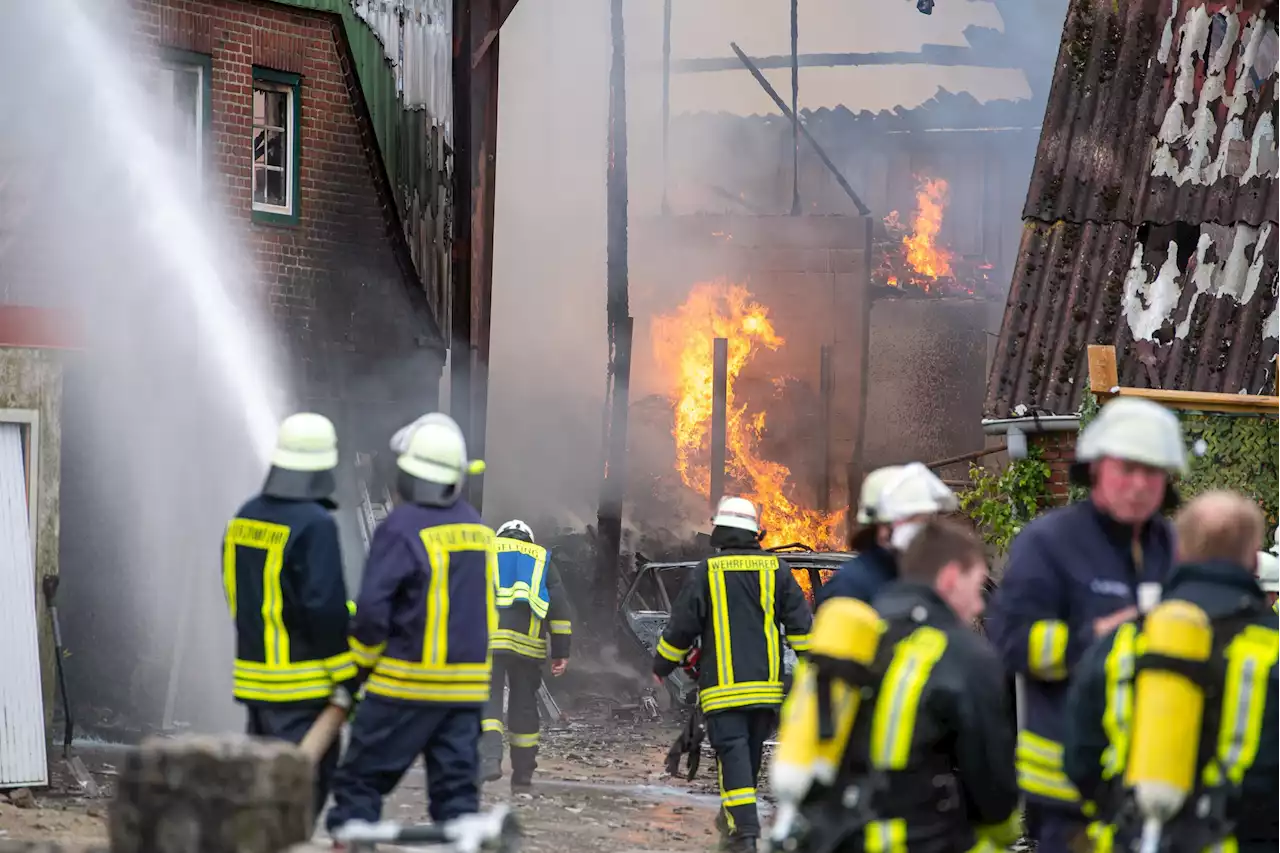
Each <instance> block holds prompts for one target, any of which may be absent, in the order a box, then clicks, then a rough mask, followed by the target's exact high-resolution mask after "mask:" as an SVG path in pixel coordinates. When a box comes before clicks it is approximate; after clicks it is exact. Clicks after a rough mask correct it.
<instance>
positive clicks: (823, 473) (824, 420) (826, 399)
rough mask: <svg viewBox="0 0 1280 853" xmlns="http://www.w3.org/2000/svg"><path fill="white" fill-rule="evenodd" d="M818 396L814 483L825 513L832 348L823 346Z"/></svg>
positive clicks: (828, 481)
mask: <svg viewBox="0 0 1280 853" xmlns="http://www.w3.org/2000/svg"><path fill="white" fill-rule="evenodd" d="M819 352H820V355H819V364H818V394H819V397H820V399H819V403H818V405H820V406H821V407H822V409H821V414H820V418H821V420H820V421H819V423H818V451H817V454H816V456H817V458H816V460H815V464H816V465H817V466H818V472H817V473H818V476H817V478H816V479H815V481H814V482H816V483H817V484H818V509H820V510H822V511H823V512H829V511H830V510H831V396H832V393H833V389H832V383H831V347H829V346H823V347H822V349H821V350H820V351H819Z"/></svg>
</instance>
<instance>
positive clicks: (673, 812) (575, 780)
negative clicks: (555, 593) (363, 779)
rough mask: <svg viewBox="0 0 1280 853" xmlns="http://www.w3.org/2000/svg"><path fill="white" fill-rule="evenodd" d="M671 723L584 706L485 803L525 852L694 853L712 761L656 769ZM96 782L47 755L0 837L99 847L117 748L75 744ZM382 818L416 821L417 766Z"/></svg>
mask: <svg viewBox="0 0 1280 853" xmlns="http://www.w3.org/2000/svg"><path fill="white" fill-rule="evenodd" d="M677 732H678V725H677V724H676V723H673V722H662V723H655V722H639V721H637V720H635V719H634V718H632V717H630V716H629V715H626V714H623V715H622V716H619V717H615V715H614V712H613V711H612V710H611V709H608V708H605V709H603V710H600V709H597V710H594V711H593V710H590V709H588V710H584V711H578V712H574V713H572V714H570V715H569V717H568V719H567V720H566V722H564V723H562V724H560V725H558V726H556V727H554V728H552V729H550V730H549V731H544V733H543V750H542V754H541V756H540V757H539V771H538V776H537V778H536V784H535V788H534V790H533V792H532V793H525V794H517V795H515V796H514V797H513V796H512V794H511V791H510V788H509V786H508V784H507V782H506V780H505V779H504V780H503V781H501V782H496V783H492V784H490V785H487V786H486V788H485V792H484V795H485V800H486V802H488V803H497V802H502V803H509V804H511V805H512V806H513V807H514V809H515V811H516V813H517V814H518V816H519V818H520V820H521V822H522V824H523V826H524V829H525V843H524V850H525V851H528V853H567V851H574V853H668V851H670V853H676V851H679V853H702V851H711V850H714V849H715V848H716V836H715V833H714V830H713V828H712V822H713V820H714V817H715V811H716V804H717V798H716V782H715V763H714V761H713V760H712V759H711V758H710V755H709V754H707V755H706V756H705V757H704V759H703V761H702V767H701V770H700V774H699V777H698V778H697V779H695V780H694V781H693V782H686V781H685V780H684V779H683V778H671V777H668V776H667V775H666V774H665V773H664V771H663V764H664V761H665V757H666V752H667V747H668V746H669V744H670V743H671V741H672V740H673V739H674V738H675V736H676V734H677ZM77 752H78V754H79V755H80V756H81V757H82V759H83V761H84V762H85V765H86V766H87V767H88V769H89V770H90V772H91V773H92V774H93V777H94V780H95V781H96V783H97V784H98V785H99V786H100V788H101V796H100V797H98V798H89V797H86V796H85V795H84V792H83V790H82V789H81V787H80V785H79V784H78V782H77V781H76V779H75V778H74V776H73V775H72V774H71V773H70V772H69V770H68V769H67V767H66V765H65V763H64V762H62V761H61V760H60V759H61V755H60V753H58V754H52V755H51V756H50V773H51V776H52V779H51V784H50V786H49V787H48V788H45V789H39V790H36V791H34V792H12V791H11V792H8V793H7V794H6V795H5V796H4V800H3V801H0V841H10V840H18V841H28V840H30V841H55V842H58V843H60V844H62V845H64V846H66V847H69V848H71V849H78V850H83V849H87V848H89V847H93V846H98V845H105V842H106V826H105V818H106V812H107V808H108V803H109V801H110V797H111V795H112V793H113V783H114V780H115V774H116V765H117V763H118V762H119V757H120V751H119V749H118V748H109V747H101V746H94V747H83V748H80V749H78V750H77ZM383 816H384V817H385V818H387V819H389V820H398V821H404V822H424V821H426V820H427V816H426V801H425V786H424V776H423V773H422V769H421V767H420V766H415V767H414V768H413V769H412V770H411V771H410V772H409V773H408V774H407V775H406V776H405V778H404V780H403V781H402V782H401V784H400V787H399V788H398V789H397V790H396V791H395V793H394V794H393V795H392V796H391V798H390V799H389V800H388V802H387V804H386V806H385V808H384V810H383Z"/></svg>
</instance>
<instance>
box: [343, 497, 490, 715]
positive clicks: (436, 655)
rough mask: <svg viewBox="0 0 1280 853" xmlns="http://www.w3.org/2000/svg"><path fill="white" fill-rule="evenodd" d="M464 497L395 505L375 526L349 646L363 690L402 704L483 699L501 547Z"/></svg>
mask: <svg viewBox="0 0 1280 853" xmlns="http://www.w3.org/2000/svg"><path fill="white" fill-rule="evenodd" d="M494 540H495V537H494V533H493V531H492V530H491V529H490V528H488V527H486V526H485V525H484V524H483V523H482V522H481V520H480V514H479V513H478V512H476V511H475V509H474V508H473V507H472V506H471V505H470V504H468V503H466V502H464V501H459V502H458V503H456V504H454V505H453V506H451V507H447V508H439V507H426V506H420V505H418V504H401V505H400V506H397V507H396V508H395V509H394V510H392V511H391V513H390V514H389V515H388V516H387V517H386V519H385V520H384V521H383V522H382V524H380V525H378V528H377V529H376V530H375V531H374V534H373V542H372V543H371V544H370V547H369V560H368V563H367V564H366V566H365V570H364V578H363V580H362V583H361V586H360V595H359V597H358V598H357V599H356V615H355V617H354V618H353V619H352V620H351V638H350V642H351V651H352V653H353V654H354V656H355V661H356V663H357V664H358V665H359V666H360V667H361V668H362V669H364V670H371V672H369V674H368V680H367V681H366V683H365V690H366V691H367V693H369V694H371V695H375V696H380V697H383V698H385V699H392V700H398V701H402V702H414V703H428V704H440V705H456V706H478V705H483V704H484V703H485V702H486V701H487V700H488V698H489V674H490V671H491V668H492V658H491V657H490V655H489V634H490V632H492V631H493V630H494V629H495V628H497V621H498V620H497V610H496V609H495V606H494V591H495V587H496V576H497V564H498V554H497V550H496V549H495V546H494Z"/></svg>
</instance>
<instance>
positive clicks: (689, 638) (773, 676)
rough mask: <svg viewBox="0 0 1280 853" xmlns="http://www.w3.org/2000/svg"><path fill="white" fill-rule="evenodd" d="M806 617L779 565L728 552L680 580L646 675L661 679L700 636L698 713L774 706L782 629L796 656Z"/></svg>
mask: <svg viewBox="0 0 1280 853" xmlns="http://www.w3.org/2000/svg"><path fill="white" fill-rule="evenodd" d="M812 621H813V614H812V613H811V612H810V610H809V604H808V602H807V601H805V597H804V592H803V591H802V590H801V589H800V585H799V584H798V583H796V579H795V578H794V577H793V576H792V574H791V569H790V567H789V566H787V564H786V563H784V562H783V561H781V560H779V559H778V558H777V557H776V556H774V555H773V554H770V553H767V552H765V551H760V550H758V549H738V548H730V549H726V550H724V551H722V552H721V554H720V555H719V556H716V557H712V558H710V559H708V560H703V561H702V562H701V563H699V564H698V566H697V567H696V568H695V569H694V570H693V574H692V575H690V577H689V579H688V580H687V581H685V584H684V587H683V588H682V589H681V590H680V595H679V596H678V597H677V598H676V602H675V604H674V605H673V606H672V609H671V621H670V622H668V623H667V628H666V630H665V631H663V632H662V638H661V639H659V640H658V651H657V656H656V657H655V658H654V662H653V671H654V672H655V673H657V674H658V675H660V676H662V677H664V678H665V677H666V676H667V675H669V674H670V673H671V672H672V670H674V669H675V668H676V666H678V665H679V663H680V661H681V660H682V659H683V658H684V656H685V655H686V654H687V653H688V651H689V649H690V648H692V646H693V644H694V642H695V641H696V640H698V639H699V638H701V640H702V646H701V649H702V651H701V658H700V659H699V661H698V668H699V670H700V674H699V677H698V686H699V688H700V689H699V691H698V694H699V698H700V701H701V704H702V710H703V712H704V713H707V714H712V713H715V712H716V711H725V710H728V709H730V708H748V707H753V706H761V705H763V706H768V705H779V704H781V703H782V692H783V691H782V648H781V646H782V644H781V642H780V640H781V636H780V632H779V630H778V628H779V626H782V628H783V630H784V631H785V636H786V638H787V642H788V643H789V644H790V646H791V648H792V649H794V650H795V652H796V653H797V654H804V653H805V652H806V651H808V649H809V626H810V623H812Z"/></svg>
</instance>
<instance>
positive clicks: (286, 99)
mask: <svg viewBox="0 0 1280 853" xmlns="http://www.w3.org/2000/svg"><path fill="white" fill-rule="evenodd" d="M293 98H294V90H293V89H292V88H288V87H280V86H276V85H275V84H272V83H265V82H255V83H254V87H253V204H254V206H255V207H261V208H272V209H278V208H285V209H286V210H287V209H288V208H290V207H291V206H292V203H293V199H292V198H291V192H290V186H289V183H290V182H289V176H290V175H291V174H292V172H293V169H294V162H293V158H294V156H295V155H294V147H293V146H294V144H295V140H294V139H293V138H292V132H291V131H292V125H293V121H292V113H293V110H294V109H295V107H294V104H293Z"/></svg>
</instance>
